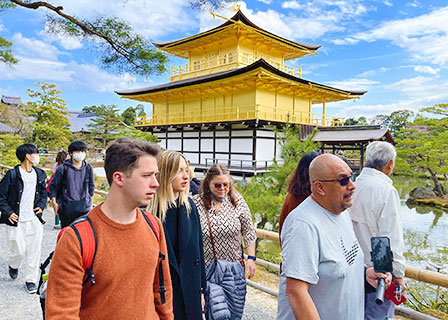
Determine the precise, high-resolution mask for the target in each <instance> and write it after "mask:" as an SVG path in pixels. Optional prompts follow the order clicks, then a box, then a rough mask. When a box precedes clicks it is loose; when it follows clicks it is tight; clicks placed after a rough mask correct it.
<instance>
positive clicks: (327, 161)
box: [309, 153, 348, 184]
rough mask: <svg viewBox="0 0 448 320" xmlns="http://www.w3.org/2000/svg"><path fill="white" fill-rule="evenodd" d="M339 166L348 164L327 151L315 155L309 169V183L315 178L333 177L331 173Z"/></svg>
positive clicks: (343, 166)
mask: <svg viewBox="0 0 448 320" xmlns="http://www.w3.org/2000/svg"><path fill="white" fill-rule="evenodd" d="M340 168H348V165H347V164H346V163H345V162H344V160H342V159H341V158H339V157H338V156H335V155H333V154H329V153H327V154H323V155H320V156H319V157H316V158H315V159H314V160H313V161H312V162H311V164H310V169H309V170H310V180H311V184H312V183H313V181H316V180H325V179H335V178H336V177H333V176H332V174H333V172H335V171H336V172H337V171H338V169H340Z"/></svg>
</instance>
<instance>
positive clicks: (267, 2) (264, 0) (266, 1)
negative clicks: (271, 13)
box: [257, 0, 272, 4]
mask: <svg viewBox="0 0 448 320" xmlns="http://www.w3.org/2000/svg"><path fill="white" fill-rule="evenodd" d="M257 1H258V2H263V3H265V4H271V2H272V0H257Z"/></svg>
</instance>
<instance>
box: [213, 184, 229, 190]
mask: <svg viewBox="0 0 448 320" xmlns="http://www.w3.org/2000/svg"><path fill="white" fill-rule="evenodd" d="M228 185H229V184H228V183H215V184H214V186H215V188H216V189H221V187H224V188H227V186H228Z"/></svg>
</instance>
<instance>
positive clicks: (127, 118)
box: [121, 104, 146, 126]
mask: <svg viewBox="0 0 448 320" xmlns="http://www.w3.org/2000/svg"><path fill="white" fill-rule="evenodd" d="M145 115H146V113H145V106H144V105H142V104H137V106H136V107H135V108H134V107H129V108H127V109H126V110H124V111H123V113H122V114H121V116H122V117H123V121H124V123H126V124H127V125H128V126H133V125H134V119H135V117H136V116H145Z"/></svg>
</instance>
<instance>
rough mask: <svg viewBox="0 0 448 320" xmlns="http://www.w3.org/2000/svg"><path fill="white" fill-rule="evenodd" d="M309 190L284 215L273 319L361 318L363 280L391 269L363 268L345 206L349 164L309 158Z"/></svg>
mask: <svg viewBox="0 0 448 320" xmlns="http://www.w3.org/2000/svg"><path fill="white" fill-rule="evenodd" d="M309 173H310V182H311V196H310V197H308V198H307V199H306V200H304V201H303V202H302V203H301V204H300V205H299V206H298V207H297V208H296V209H294V210H293V211H292V212H291V213H290V214H289V215H288V217H287V218H286V220H285V223H284V225H283V231H282V234H281V242H282V258H283V263H282V272H281V279H280V292H279V301H278V319H280V320H289V319H306V320H314V319H331V320H347V319H350V320H361V319H363V318H364V286H365V283H364V282H365V281H364V279H366V280H367V281H368V283H370V284H371V285H373V286H375V285H376V280H377V279H378V278H379V277H381V278H386V282H387V283H389V282H390V279H391V277H390V275H389V276H386V275H385V274H378V273H375V272H374V271H373V268H367V269H365V268H364V254H363V252H362V250H361V248H360V246H359V244H358V241H357V239H356V236H355V233H354V231H353V227H352V223H351V220H350V216H349V214H348V212H347V211H346V209H347V208H349V207H350V206H351V205H352V203H353V193H354V191H355V184H354V183H353V180H352V170H351V169H350V167H349V166H348V165H347V164H346V163H345V162H344V161H343V160H342V159H340V158H339V157H337V156H334V155H330V154H324V155H320V156H318V157H316V158H315V159H314V160H313V161H312V162H311V164H310V169H309Z"/></svg>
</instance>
